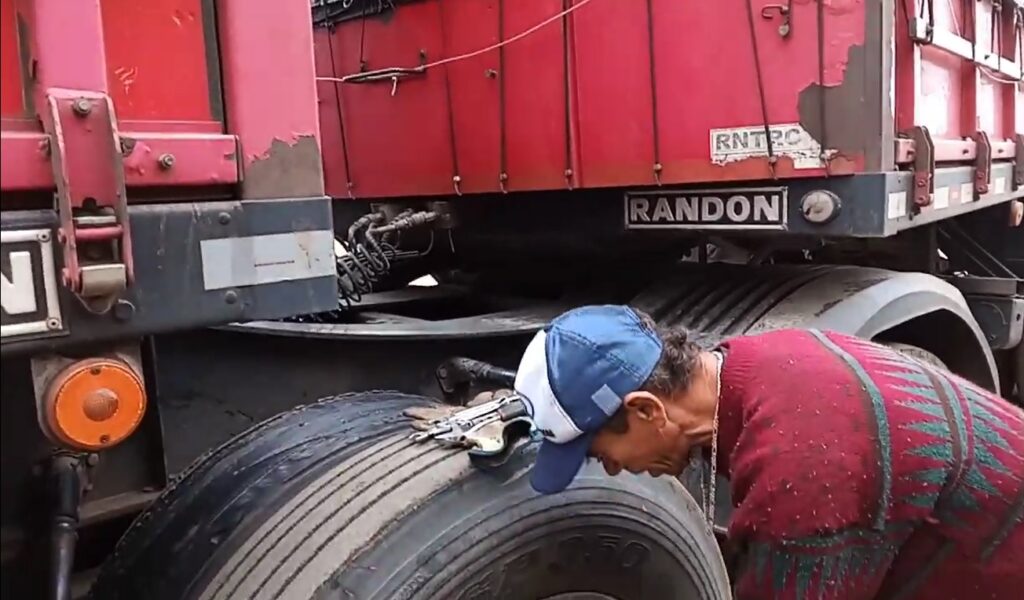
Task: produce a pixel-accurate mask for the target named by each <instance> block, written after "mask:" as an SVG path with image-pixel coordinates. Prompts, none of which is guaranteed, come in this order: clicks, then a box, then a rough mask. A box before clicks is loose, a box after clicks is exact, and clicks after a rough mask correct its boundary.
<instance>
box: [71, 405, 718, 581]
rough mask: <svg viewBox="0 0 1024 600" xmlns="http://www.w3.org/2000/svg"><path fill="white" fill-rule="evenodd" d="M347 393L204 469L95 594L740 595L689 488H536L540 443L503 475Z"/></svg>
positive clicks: (598, 473) (592, 483)
mask: <svg viewBox="0 0 1024 600" xmlns="http://www.w3.org/2000/svg"><path fill="white" fill-rule="evenodd" d="M430 403H431V401H430V400H429V399H426V398H423V397H417V396H408V395H403V394H398V393H392V392H374V393H360V394H352V395H347V396H340V397H336V398H332V399H328V400H325V401H322V402H319V403H317V404H314V405H310V406H306V407H302V408H300V409H297V410H295V411H292V412H289V413H285V414H282V415H279V416H277V417H275V418H273V419H271V420H269V421H267V422H264V423H263V424H261V425H258V426H256V427H255V428H253V429H251V430H249V431H247V432H245V433H243V434H241V435H239V436H238V437H236V438H235V439H233V440H232V441H230V442H228V443H227V444H225V445H224V446H223V447H221V448H219V449H217V450H215V451H213V452H212V453H210V454H209V455H208V456H206V457H204V458H203V459H200V460H199V461H198V462H197V463H196V464H195V465H194V466H193V467H192V468H191V469H190V470H189V471H188V472H187V473H186V474H185V475H184V476H183V477H182V478H181V479H180V480H179V481H178V482H177V483H176V485H174V486H173V488H172V489H170V490H168V491H167V492H166V493H165V494H163V496H162V497H161V498H160V499H158V500H157V501H156V502H155V503H154V504H153V505H152V506H151V507H150V508H149V509H148V510H147V511H146V512H145V513H143V514H142V515H141V516H140V517H139V518H138V519H137V521H136V522H135V524H134V525H133V526H132V527H131V528H130V529H129V531H128V532H127V533H126V534H125V536H124V538H123V539H122V540H121V542H120V543H119V545H118V547H117V549H116V551H115V553H114V555H113V556H112V557H111V558H110V560H109V561H108V562H107V564H106V565H105V566H104V568H103V569H102V571H101V573H100V574H99V576H98V578H97V580H96V583H95V585H94V586H93V589H92V591H91V597H92V598H95V599H97V600H107V599H128V598H131V599H133V600H134V599H137V598H147V599H153V600H164V599H167V600H171V599H173V600H181V599H186V598H187V599H202V600H224V599H228V598H231V599H239V598H266V599H287V600H291V599H307V598H337V599H345V600H349V599H391V598H403V599H404V598H409V599H412V598H437V599H449V598H452V599H466V600H469V599H480V600H482V599H491V598H512V599H520V598H522V599H541V598H573V597H575V598H579V599H583V598H619V599H623V600H630V599H637V600H639V599H644V600H658V599H662V598H665V599H668V598H673V599H674V598H693V599H698V600H717V599H719V598H729V597H730V591H729V584H728V577H727V574H726V570H725V566H724V564H723V562H722V559H721V555H720V553H719V550H718V547H717V544H716V542H715V540H714V537H713V536H712V534H711V533H710V531H709V530H708V528H707V526H706V525H705V523H704V521H703V516H702V513H701V511H700V510H699V508H698V507H697V505H696V503H695V502H694V501H693V499H692V498H691V497H690V496H689V495H688V494H687V493H686V492H685V491H684V489H683V487H682V486H681V485H680V484H679V482H678V481H676V480H674V479H671V478H659V479H653V478H650V477H646V476H631V475H623V476H618V477H615V478H610V477H607V476H605V475H604V473H603V471H602V470H601V468H600V467H599V466H598V465H596V464H588V465H587V466H585V467H584V471H583V473H582V474H581V476H580V477H579V478H578V479H577V481H576V482H574V484H573V486H572V487H570V488H569V489H568V490H567V491H566V492H564V493H562V494H558V495H553V496H541V495H538V494H536V493H535V492H533V491H532V489H531V488H530V486H529V482H528V473H529V465H530V463H531V459H532V456H531V455H532V454H533V453H534V452H536V447H535V445H527V446H524V447H521V448H519V449H518V450H516V451H515V453H514V455H513V456H512V457H511V458H510V459H509V460H508V462H507V463H505V464H504V465H502V466H500V467H497V468H495V469H493V470H481V469H477V468H475V467H474V466H473V465H472V464H471V463H470V462H469V459H468V456H467V454H466V453H465V452H464V451H460V450H453V449H445V448H442V447H440V446H439V445H437V444H433V443H424V444H415V443H413V442H411V441H409V439H408V435H409V433H410V432H411V428H410V427H409V424H408V421H407V419H406V418H405V417H403V416H401V412H402V410H404V409H406V408H409V407H412V406H423V405H427V404H430Z"/></svg>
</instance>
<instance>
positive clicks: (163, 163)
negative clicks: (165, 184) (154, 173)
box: [156, 153, 174, 171]
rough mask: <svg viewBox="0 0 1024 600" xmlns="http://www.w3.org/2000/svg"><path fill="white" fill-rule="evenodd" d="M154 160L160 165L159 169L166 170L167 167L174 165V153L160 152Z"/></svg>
mask: <svg viewBox="0 0 1024 600" xmlns="http://www.w3.org/2000/svg"><path fill="white" fill-rule="evenodd" d="M156 162H157V164H158V165H160V168H161V169H163V170H164V171H167V170H168V169H170V168H171V167H173V166H174V155H173V154H170V153H168V154H161V155H160V158H158V159H156Z"/></svg>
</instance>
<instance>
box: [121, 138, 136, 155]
mask: <svg viewBox="0 0 1024 600" xmlns="http://www.w3.org/2000/svg"><path fill="white" fill-rule="evenodd" d="M134 150H135V139H134V138H128V137H124V138H121V154H123V155H124V156H128V155H129V154H131V153H132V152H133V151H134Z"/></svg>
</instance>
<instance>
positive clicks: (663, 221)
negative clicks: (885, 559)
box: [625, 187, 788, 229]
mask: <svg viewBox="0 0 1024 600" xmlns="http://www.w3.org/2000/svg"><path fill="white" fill-rule="evenodd" d="M625 204H626V207H625V208H626V229H785V228H786V211H787V208H788V207H787V194H786V188H784V187H772V188H742V189H725V190H678V191H662V190H657V191H649V192H648V191H645V192H629V193H627V194H626V199H625Z"/></svg>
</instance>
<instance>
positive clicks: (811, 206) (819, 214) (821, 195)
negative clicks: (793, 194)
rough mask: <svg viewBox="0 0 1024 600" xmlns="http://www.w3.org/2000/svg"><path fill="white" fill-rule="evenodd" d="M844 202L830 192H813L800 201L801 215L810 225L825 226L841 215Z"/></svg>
mask: <svg viewBox="0 0 1024 600" xmlns="http://www.w3.org/2000/svg"><path fill="white" fill-rule="evenodd" d="M841 208H842V201H841V200H840V199H839V196H837V195H836V194H834V193H832V192H830V191H829V190H813V191H810V192H807V194H805V195H804V197H803V198H801V199H800V214H802V215H803V217H804V219H806V220H807V221H808V222H809V223H814V224H815V225H824V224H826V223H828V222H830V221H832V220H833V219H835V218H836V216H837V215H838V214H839V211H840V209H841Z"/></svg>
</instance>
